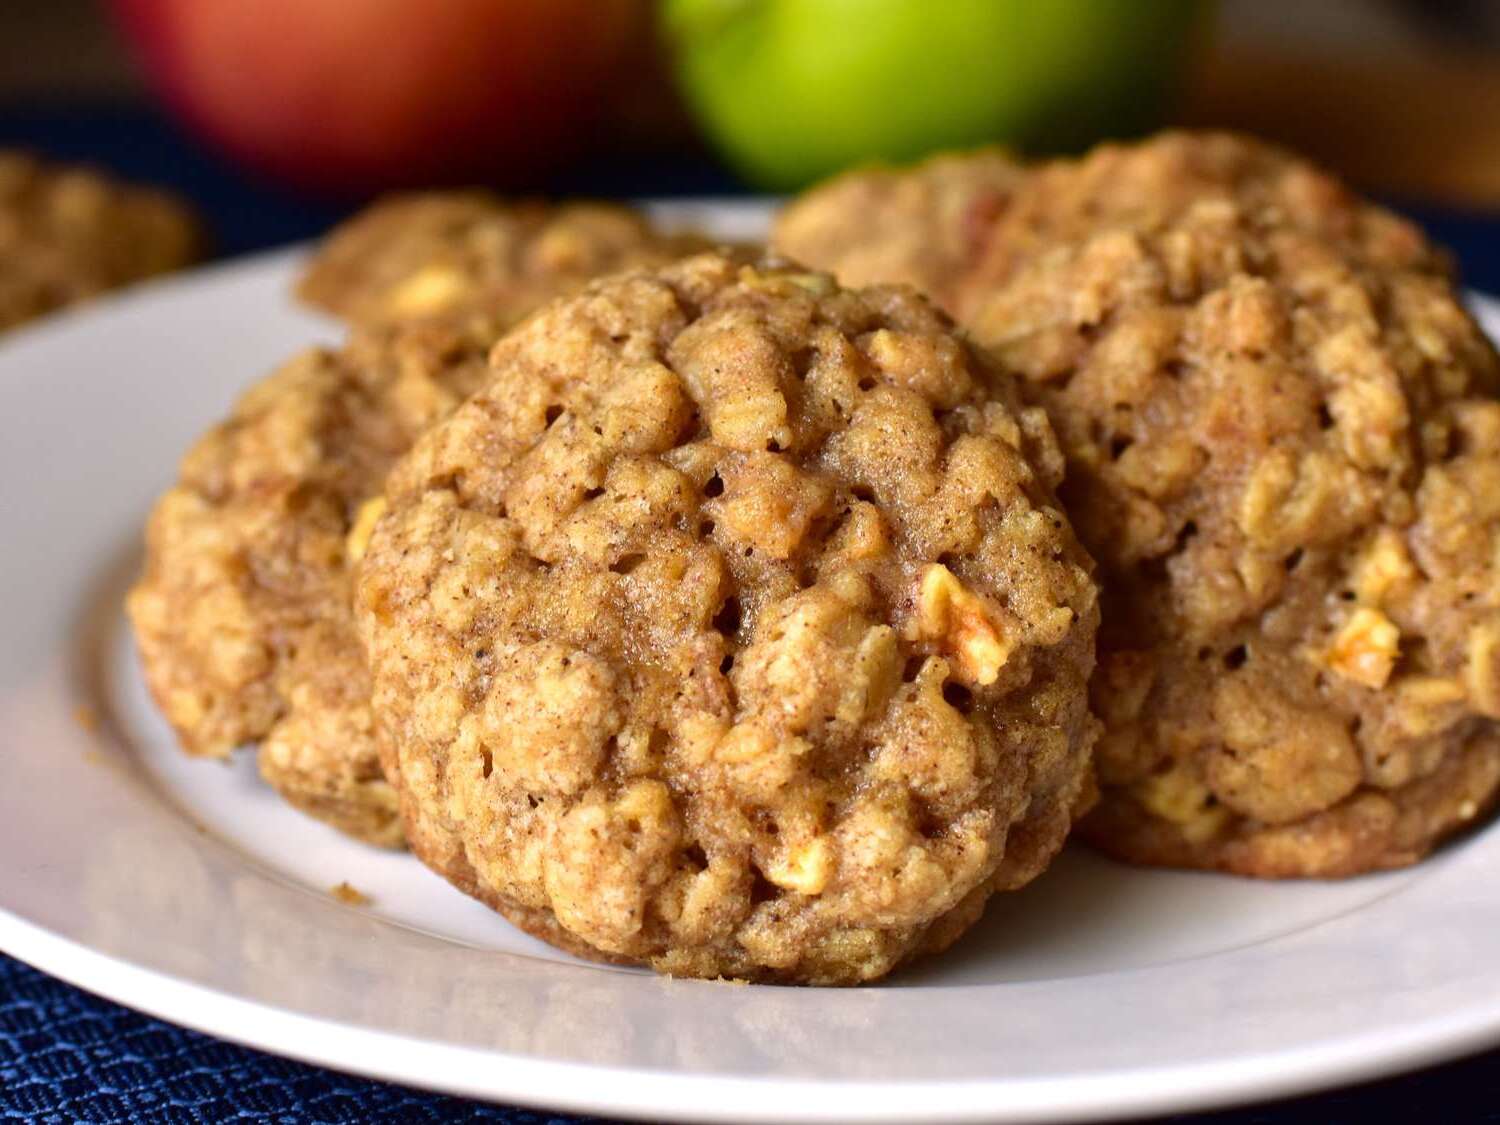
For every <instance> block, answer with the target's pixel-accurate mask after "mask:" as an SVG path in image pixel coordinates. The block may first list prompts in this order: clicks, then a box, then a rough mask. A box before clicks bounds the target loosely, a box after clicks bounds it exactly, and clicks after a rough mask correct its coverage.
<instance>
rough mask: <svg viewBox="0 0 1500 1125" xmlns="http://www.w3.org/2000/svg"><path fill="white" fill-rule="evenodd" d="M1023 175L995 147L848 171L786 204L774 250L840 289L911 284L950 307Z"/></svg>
mask: <svg viewBox="0 0 1500 1125" xmlns="http://www.w3.org/2000/svg"><path fill="white" fill-rule="evenodd" d="M1025 176H1026V171H1025V168H1024V167H1023V166H1022V165H1020V164H1018V163H1017V162H1016V161H1014V160H1013V159H1012V158H1011V157H1009V156H1008V155H1007V154H1006V153H1004V152H1003V151H1001V150H999V149H979V150H976V151H973V152H958V153H942V154H940V155H938V156H934V157H931V158H929V159H927V160H925V161H923V162H922V163H920V164H917V165H914V166H912V167H909V168H890V167H874V168H859V169H855V170H854V171H852V172H846V173H844V174H843V175H840V176H835V177H834V178H833V179H831V180H829V181H828V182H826V183H823V184H819V185H817V186H816V187H814V188H812V189H810V190H809V191H807V192H805V193H804V194H802V195H801V196H799V197H798V198H797V199H795V200H793V201H792V202H791V203H790V204H788V205H787V206H786V207H785V208H784V209H783V210H782V211H781V213H780V214H779V215H778V216H777V218H776V224H775V227H774V229H773V231H772V235H771V244H772V245H773V246H774V247H775V248H776V249H777V250H778V251H780V252H782V253H784V254H786V255H788V256H789V257H791V258H793V259H795V260H797V261H799V262H804V263H806V264H807V265H810V266H813V267H814V268H816V269H821V270H827V271H828V272H830V273H832V274H834V275H835V276H836V277H837V278H838V279H839V281H840V282H842V283H843V284H845V285H874V284H891V285H910V286H913V287H914V288H916V289H918V290H920V291H921V292H923V293H925V294H926V295H927V296H928V297H930V298H931V299H932V300H934V301H936V302H937V303H938V304H939V305H942V306H943V307H944V308H949V309H951V308H952V307H953V305H954V302H955V300H956V296H957V286H958V285H959V284H960V283H961V282H962V280H963V279H964V278H965V277H967V276H968V274H969V271H970V270H971V269H972V268H973V267H974V266H975V264H976V263H977V262H978V259H979V256H980V254H981V253H982V252H983V250H984V248H985V246H986V245H987V244H988V240H989V234H990V229H991V227H993V226H994V224H995V223H996V222H997V221H998V219H999V218H1000V215H1001V214H1002V213H1003V212H1004V210H1005V208H1006V206H1007V204H1008V202H1009V200H1010V197H1011V195H1012V194H1013V193H1014V192H1015V190H1016V189H1017V187H1018V186H1019V185H1020V184H1021V182H1022V180H1023V179H1024V177H1025Z"/></svg>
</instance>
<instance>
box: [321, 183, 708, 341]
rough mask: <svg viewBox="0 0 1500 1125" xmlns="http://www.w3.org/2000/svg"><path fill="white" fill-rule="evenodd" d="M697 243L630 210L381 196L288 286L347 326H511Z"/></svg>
mask: <svg viewBox="0 0 1500 1125" xmlns="http://www.w3.org/2000/svg"><path fill="white" fill-rule="evenodd" d="M705 245H706V242H705V240H704V239H701V238H698V237H696V236H692V235H682V236H668V235H664V234H661V233H659V232H657V231H655V230H653V229H652V227H651V226H650V224H649V223H647V221H646V219H645V217H644V216H643V215H641V214H640V213H638V212H636V211H633V210H631V209H630V208H628V207H620V206H614V205H610V204H602V203H569V204H561V205H556V206H553V205H549V204H545V203H524V202H523V203H512V202H507V201H505V200H503V199H501V198H500V197H498V196H495V195H492V194H490V193H489V192H484V191H457V192H423V193H418V194H410V195H398V196H393V197H391V198H389V199H386V200H383V201H381V202H379V203H376V204H375V205H374V206H372V207H370V208H368V209H367V210H365V211H363V212H361V213H360V214H358V215H356V216H355V217H354V218H353V219H350V220H349V221H348V222H346V223H344V224H343V225H342V226H340V227H338V228H337V229H335V230H334V232H333V233H332V234H331V235H329V236H328V238H327V239H326V240H325V241H324V243H323V244H322V246H321V248H320V249H319V250H318V252H317V254H316V255H315V256H314V258H313V260H312V262H311V263H310V264H309V266H308V267H307V270H306V271H305V272H304V274H303V275H302V277H301V279H300V280H299V282H298V284H297V293H298V295H299V296H300V297H301V298H302V299H303V300H304V301H306V302H308V303H309V304H312V305H316V306H317V307H319V308H321V309H323V310H325V311H327V312H330V313H333V314H334V315H335V316H338V317H341V318H343V319H345V320H349V321H352V322H354V323H357V324H367V325H379V324H392V323H398V322H402V321H410V320H413V319H418V318H423V317H431V316H444V315H452V314H454V313H455V312H458V313H462V312H464V311H466V310H469V309H472V308H475V307H479V308H481V309H483V310H484V312H485V313H486V314H487V315H491V316H496V317H500V318H502V319H505V320H508V321H510V322H515V321H518V320H520V319H521V317H523V316H525V315H526V314H527V313H530V312H531V311H532V310H533V309H535V308H537V307H538V306H540V305H541V304H543V303H544V302H545V301H547V300H548V299H550V298H552V297H555V296H558V295H559V294H562V293H565V292H568V291H570V290H573V289H577V288H579V287H581V286H582V285H583V284H584V283H585V282H586V281H588V280H590V279H591V278H594V277H597V276H599V275H601V274H604V273H610V272H613V271H615V270H618V269H624V268H627V267H629V266H634V265H654V264H660V263H664V262H666V261H669V260H671V259H672V258H675V257H679V256H681V255H683V254H686V253H690V252H692V251H694V250H699V249H703V248H704V246H705Z"/></svg>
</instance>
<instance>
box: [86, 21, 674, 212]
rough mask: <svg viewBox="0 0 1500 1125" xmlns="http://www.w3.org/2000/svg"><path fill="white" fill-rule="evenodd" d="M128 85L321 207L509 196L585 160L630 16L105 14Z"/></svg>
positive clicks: (619, 62) (632, 45)
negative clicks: (476, 192) (390, 194)
mask: <svg viewBox="0 0 1500 1125" xmlns="http://www.w3.org/2000/svg"><path fill="white" fill-rule="evenodd" d="M112 3H113V7H114V9H115V12H116V15H117V16H118V18H119V22H120V24H121V26H122V27H123V29H124V30H125V32H126V35H127V37H128V39H129V40H130V42H131V43H132V44H133V46H134V48H135V50H136V53H137V54H138V56H139V57H140V59H141V61H142V62H143V64H144V67H145V70H146V73H147V76H148V78H149V79H150V80H151V82H152V83H153V84H154V85H155V87H156V88H157V89H158V90H159V91H160V92H161V93H162V95H163V96H164V97H165V98H166V99H167V101H168V102H169V103H170V104H171V105H172V106H173V107H174V108H175V109H176V110H177V111H178V112H179V113H180V114H181V115H182V116H183V117H185V118H186V119H187V120H188V121H189V122H190V123H191V124H193V125H194V126H195V127H197V128H198V129H199V130H200V131H201V132H202V133H204V134H205V135H207V136H208V137H209V138H211V139H212V140H214V141H215V142H217V143H218V144H220V145H221V146H222V147H223V148H225V149H227V150H228V151H229V152H230V153H232V154H233V155H235V156H236V157H238V158H239V159H241V160H243V161H244V162H246V163H247V164H249V165H250V166H252V167H254V168H256V169H258V170H260V171H262V172H264V173H266V174H269V175H271V176H273V177H275V178H277V179H280V180H282V181H285V182H287V183H290V184H293V185H295V186H298V187H302V188H306V189H311V190H315V191H319V192H322V193H326V194H337V195H351V196H358V195H365V194H369V193H372V192H375V191H378V190H380V189H383V188H390V187H400V186H407V185H417V184H429V183H438V182H458V181H464V180H487V181H490V182H495V183H498V184H502V185H506V186H512V187H522V186H530V185H535V184H536V183H538V182H540V180H541V178H542V177H543V176H544V175H545V173H546V172H547V171H548V170H550V169H552V168H555V167H556V166H557V165H558V164H559V163H560V162H561V161H563V160H564V159H566V158H567V157H568V156H570V155H573V154H574V153H576V151H578V149H579V148H580V147H581V146H583V145H585V144H587V143H588V142H589V140H590V139H591V137H590V132H589V131H590V126H591V125H593V124H594V122H595V120H596V118H597V116H598V114H599V112H600V111H601V109H602V108H603V107H604V103H605V102H606V101H607V100H608V99H607V98H606V96H605V93H604V92H605V90H606V89H607V88H608V86H609V85H610V83H611V82H613V81H615V80H617V78H618V77H619V72H620V70H621V68H622V67H623V66H624V65H626V64H627V63H628V62H629V60H630V58H631V55H632V53H633V52H634V51H635V50H636V49H637V48H638V47H639V44H640V42H641V28H642V25H643V23H645V22H648V21H649V18H650V15H649V11H650V10H649V5H648V4H647V3H646V2H645V0H112Z"/></svg>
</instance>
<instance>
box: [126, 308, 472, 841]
mask: <svg viewBox="0 0 1500 1125" xmlns="http://www.w3.org/2000/svg"><path fill="white" fill-rule="evenodd" d="M499 333H500V329H499V327H497V326H495V325H490V326H488V327H485V326H483V325H481V324H480V322H479V321H477V320H474V319H472V318H471V319H469V320H468V321H466V322H465V323H464V324H463V326H462V327H458V326H455V325H450V324H444V323H422V324H416V325H408V326H404V327H401V328H398V329H388V330H371V331H368V332H363V333H356V335H355V336H354V338H353V339H352V340H351V342H350V343H348V344H347V345H345V346H344V347H343V348H341V349H338V350H328V349H314V350H311V351H308V352H305V353H303V354H302V355H300V356H297V357H296V358H294V359H292V360H291V361H290V362H288V363H287V364H286V365H284V366H283V367H282V368H281V369H280V370H278V371H276V372H275V373H274V374H272V375H270V376H268V377H267V378H266V379H264V380H262V381H261V382H259V383H257V384H256V385H254V386H253V387H251V388H250V389H249V390H248V391H246V392H245V394H244V395H243V396H242V397H241V399H240V400H239V402H238V403H237V404H236V406H235V408H234V410H233V412H232V413H231V415H230V417H229V418H228V419H227V420H226V421H224V422H222V423H221V424H219V425H218V426H215V427H214V428H213V429H212V430H210V431H209V432H208V433H207V434H205V435H204V436H203V437H202V438H201V439H199V441H198V442H197V444H196V445H195V446H194V447H193V448H192V449H191V450H190V451H189V452H188V454H187V455H186V456H185V457H184V458H183V461H182V466H181V476H180V480H179V482H178V484H177V485H176V486H175V487H174V488H172V489H171V490H170V491H169V492H167V493H166V494H165V495H164V496H162V498H161V499H160V500H159V501H158V502H157V504H156V507H155V509H154V510H153V511H152V514H151V519H150V522H149V524H148V526H147V532H146V566H145V573H144V574H143V576H142V578H141V580H140V582H139V583H138V584H137V585H136V587H135V588H134V589H133V590H132V591H131V593H130V596H129V598H128V602H127V605H128V609H129V613H130V617H131V621H132V623H133V625H134V627H135V633H136V640H137V644H138V646H139V649H140V653H141V657H142V660H143V663H144V665H145V673H146V680H147V683H148V685H149V686H150V688H151V691H152V694H153V696H154V697H155V699H156V702H157V704H158V706H159V707H160V708H161V711H162V713H163V714H164V715H165V716H166V718H167V720H168V722H170V723H171V724H172V726H173V728H174V729H175V730H176V732H177V735H178V739H179V741H180V742H181V744H182V746H183V748H184V749H185V750H186V751H187V752H188V753H190V754H195V755H203V756H209V757H223V756H226V755H228V754H229V753H230V752H231V751H232V750H233V749H234V748H235V747H237V746H239V745H241V744H242V743H246V742H252V741H256V740H260V742H261V746H260V751H259V763H260V768H261V772H262V774H263V775H264V776H265V777H266V779H267V780H268V781H270V782H271V784H272V785H274V786H275V787H276V788H277V789H278V790H279V791H280V792H281V793H282V794H283V795H284V796H285V797H286V798H287V799H288V800H289V801H291V802H292V803H293V804H294V805H296V806H298V807H299V808H301V809H303V810H304V811H306V812H309V813H311V814H312V815H314V816H317V817H319V818H320V819H323V820H325V821H327V822H328V823H330V824H332V825H334V826H335V827H337V828H339V829H341V830H342V831H344V832H347V833H349V834H350V835H353V836H356V837H359V838H361V839H364V840H368V841H371V842H374V843H381V844H389V845H396V844H399V843H400V840H401V832H400V826H399V824H398V823H397V819H396V804H395V797H394V794H393V793H392V792H391V790H390V788H389V787H388V786H387V785H386V782H385V780H384V777H383V775H382V773H381V769H380V763H379V759H378V755H377V753H376V748H375V741H374V733H373V727H372V724H371V721H370V712H369V679H368V675H367V673H366V671H365V664H364V657H363V653H362V652H361V649H360V644H359V638H358V636H357V634H356V633H355V631H354V627H353V620H352V616H351V609H350V576H349V571H350V568H351V566H352V564H353V562H354V561H356V560H357V558H358V556H359V554H360V552H361V551H362V549H363V541H364V537H365V536H366V535H367V534H368V529H369V527H370V525H371V523H372V517H373V514H374V508H372V507H371V506H370V502H371V501H372V499H373V498H375V497H377V496H378V495H379V494H380V490H381V487H382V485H383V484H384V481H385V474H386V471H387V470H388V469H389V467H390V465H391V464H392V463H393V462H394V461H395V459H396V458H397V457H398V456H399V455H400V454H402V453H404V452H405V451H406V449H407V447H408V446H409V445H410V444H411V443H412V442H413V441H414V440H415V439H416V437H417V435H418V434H419V433H420V432H421V431H422V430H423V429H425V428H426V427H427V426H429V425H430V424H432V423H433V422H435V421H437V420H438V419H440V418H442V417H444V416H445V415H446V414H447V413H448V412H449V411H450V410H452V409H453V408H454V407H455V406H457V405H458V403H459V402H461V401H462V400H463V398H464V396H465V395H467V394H468V393H469V392H470V391H471V390H473V389H474V388H475V387H477V386H478V385H479V384H480V383H481V382H482V381H483V379H484V377H485V373H486V366H485V357H486V354H487V352H488V350H489V348H490V346H491V345H492V344H493V343H494V341H495V339H496V338H497V337H498V336H499Z"/></svg>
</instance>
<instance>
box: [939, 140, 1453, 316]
mask: <svg viewBox="0 0 1500 1125" xmlns="http://www.w3.org/2000/svg"><path fill="white" fill-rule="evenodd" d="M1216 206H1217V207H1225V208H1230V209H1233V210H1234V211H1236V212H1238V213H1240V214H1243V215H1245V216H1247V217H1248V218H1250V219H1252V220H1253V221H1254V222H1256V223H1257V224H1258V225H1260V226H1261V227H1262V228H1264V229H1271V228H1275V227H1281V228H1292V229H1295V230H1298V231H1300V232H1302V233H1303V234H1305V235H1307V236H1309V237H1315V238H1317V239H1319V240H1321V241H1323V242H1325V243H1327V244H1329V245H1331V246H1336V247H1338V248H1340V249H1341V250H1343V251H1344V252H1346V253H1348V254H1351V255H1353V256H1355V257H1357V258H1358V259H1359V260H1360V261H1362V262H1365V263H1367V264H1368V265H1371V266H1376V267H1390V268H1399V269H1423V270H1427V271H1429V272H1434V273H1444V272H1446V271H1447V269H1448V260H1447V257H1446V255H1444V254H1442V253H1441V252H1440V251H1438V250H1437V249H1436V248H1434V247H1433V245H1432V244H1431V243H1430V242H1428V240H1427V239H1426V238H1424V237H1423V235H1422V232H1421V231H1420V230H1419V229H1418V228H1417V226H1416V225H1415V224H1413V223H1411V222H1409V221H1408V220H1406V219H1404V218H1402V217H1401V216H1399V215H1396V214H1394V213H1393V212H1391V211H1388V210H1386V209H1384V208H1381V207H1376V206H1374V205H1372V204H1371V203H1369V202H1368V201H1367V200H1364V199H1361V198H1359V197H1358V196H1357V195H1356V194H1355V193H1353V192H1352V191H1350V189H1349V188H1348V187H1347V186H1346V185H1345V184H1344V183H1343V182H1342V181H1340V180H1339V179H1338V178H1337V177H1336V176H1333V175H1331V174H1330V173H1328V172H1327V171H1325V170H1324V169H1322V168H1320V167H1318V166H1317V165H1316V164H1313V163H1312V162H1310V161H1308V160H1305V159H1303V158H1302V157H1299V156H1297V155H1296V154H1295V153H1292V152H1289V151H1287V150H1285V149H1282V148H1279V147H1277V146H1275V145H1270V144H1267V143H1265V142H1264V141H1259V140H1256V139H1254V138H1251V137H1246V136H1241V135H1238V134H1234V133H1218V132H1190V131H1169V132H1165V133H1159V134H1157V135H1156V136H1154V137H1151V138H1149V139H1147V140H1145V141H1140V142H1136V143H1131V144H1105V145H1100V146H1099V147H1097V148H1095V149H1093V150H1091V151H1090V152H1089V153H1087V154H1086V155H1085V156H1083V157H1082V158H1078V159H1062V160H1053V161H1048V162H1045V163H1042V164H1038V165H1035V166H1033V167H1032V168H1030V169H1029V170H1028V172H1027V174H1026V176H1025V178H1024V179H1023V180H1022V181H1021V182H1020V183H1019V184H1018V185H1017V187H1016V189H1015V190H1014V191H1013V192H1011V194H1010V196H1009V198H1008V200H1007V203H1006V206H1005V207H1004V208H1003V209H1001V210H1000V211H999V212H998V213H997V214H996V216H995V218H994V221H993V222H992V223H991V224H990V225H989V226H988V228H987V230H986V232H985V235H984V241H985V246H984V248H983V250H982V252H980V253H979V254H977V255H976V257H975V264H974V268H973V269H972V270H970V271H969V272H968V273H967V274H966V275H965V276H964V277H962V278H961V279H960V280H959V281H958V282H957V283H956V290H957V296H956V297H955V298H954V299H953V301H952V302H951V306H952V311H953V312H954V313H955V315H957V316H958V317H959V318H960V320H967V319H968V318H969V317H970V316H972V315H973V314H974V313H975V312H976V311H977V309H978V307H979V306H980V305H982V304H983V303H984V302H985V301H986V300H987V298H988V295H989V292H990V290H991V289H992V288H994V287H995V286H996V285H997V284H1002V283H1004V282H1006V281H1008V280H1009V279H1010V278H1011V277H1012V276H1013V275H1014V274H1015V273H1016V271H1017V270H1018V269H1020V268H1021V267H1023V266H1024V265H1026V264H1027V263H1028V262H1031V261H1033V260H1035V259H1036V258H1037V257H1038V256H1039V255H1041V254H1045V253H1047V252H1048V251H1049V250H1051V249H1053V248H1055V247H1058V246H1063V245H1069V244H1072V243H1076V242H1078V241H1079V240H1080V239H1084V238H1088V237H1090V236H1092V235H1094V234H1096V233H1099V232H1101V231H1105V230H1109V229H1112V228H1115V227H1121V226H1125V227H1139V228H1142V229H1162V228H1164V227H1165V226H1167V225H1169V224H1171V223H1173V222H1175V221H1177V220H1178V219H1180V218H1181V217H1182V216H1183V215H1185V214H1186V213H1188V212H1189V211H1199V212H1201V211H1203V210H1204V209H1207V208H1212V207H1216ZM1252 249H1253V248H1252V247H1241V248H1240V250H1241V252H1250V251H1251V250H1252Z"/></svg>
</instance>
